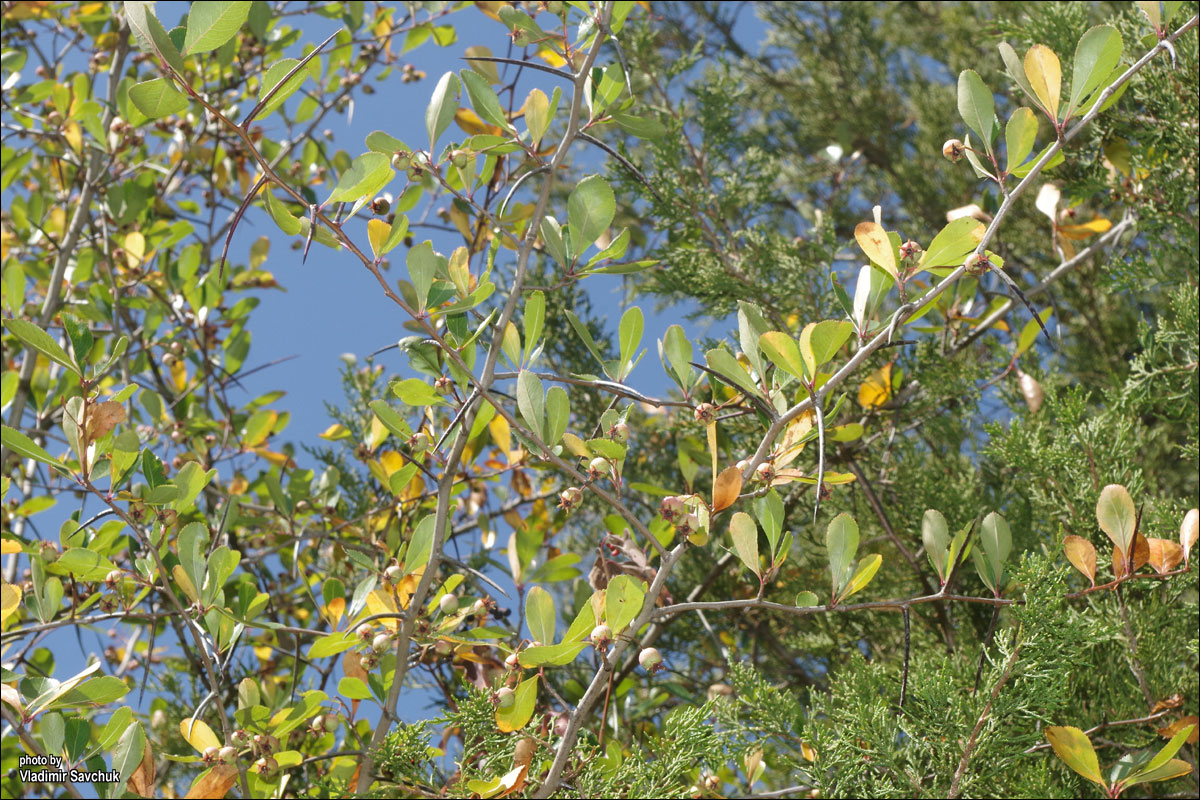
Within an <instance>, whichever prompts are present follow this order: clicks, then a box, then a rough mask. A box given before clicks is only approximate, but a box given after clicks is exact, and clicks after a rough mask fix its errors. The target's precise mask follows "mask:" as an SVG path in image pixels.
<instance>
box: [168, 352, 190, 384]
mask: <svg viewBox="0 0 1200 800" xmlns="http://www.w3.org/2000/svg"><path fill="white" fill-rule="evenodd" d="M170 369H171V383H172V384H173V385H174V386H175V391H177V392H182V391H183V390H184V389H185V388H187V363H185V362H184V360H183V359H182V358H174V359H172V360H171V363H170Z"/></svg>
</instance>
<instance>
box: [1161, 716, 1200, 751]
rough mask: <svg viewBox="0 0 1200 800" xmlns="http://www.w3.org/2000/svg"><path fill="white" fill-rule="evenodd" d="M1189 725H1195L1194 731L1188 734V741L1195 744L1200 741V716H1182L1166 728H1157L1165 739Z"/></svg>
mask: <svg viewBox="0 0 1200 800" xmlns="http://www.w3.org/2000/svg"><path fill="white" fill-rule="evenodd" d="M1188 725H1191V726H1193V727H1192V732H1191V733H1189V734H1188V737H1187V743H1188V744H1195V743H1196V742H1197V741H1200V717H1197V716H1196V715H1195V714H1191V715H1189V716H1186V717H1180V718H1179V719H1177V720H1175V721H1174V722H1172V723H1171V724H1170V725H1168V726H1167V727H1165V728H1156V729H1155V730H1156V731H1157V732H1158V735H1159V736H1161V737H1163V738H1164V739H1170V738H1171V737H1172V736H1174V735H1175V734H1177V733H1179V732H1180V731H1181V730H1183V729H1184V728H1186V727H1187V726H1188Z"/></svg>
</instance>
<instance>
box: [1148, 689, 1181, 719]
mask: <svg viewBox="0 0 1200 800" xmlns="http://www.w3.org/2000/svg"><path fill="white" fill-rule="evenodd" d="M1181 705H1183V695H1181V694H1179V692H1176V693H1175V694H1173V695H1171V696H1170V697H1166V698H1163V699H1162V700H1159V701H1158V702H1157V703H1155V704H1154V708H1152V709H1150V713H1151V714H1157V713H1158V712H1160V711H1162V710H1163V709H1164V708H1179V707H1180V706H1181Z"/></svg>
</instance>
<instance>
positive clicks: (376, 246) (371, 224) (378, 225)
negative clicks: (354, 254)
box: [367, 219, 392, 261]
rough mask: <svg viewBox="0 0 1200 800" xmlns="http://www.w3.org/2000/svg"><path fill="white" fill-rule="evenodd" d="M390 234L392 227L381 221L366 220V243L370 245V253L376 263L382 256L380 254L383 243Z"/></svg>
mask: <svg viewBox="0 0 1200 800" xmlns="http://www.w3.org/2000/svg"><path fill="white" fill-rule="evenodd" d="M391 232H392V226H391V225H388V224H387V223H386V222H384V221H383V220H381V219H371V220H367V241H368V242H370V243H371V252H372V253H373V254H374V255H375V260H376V261H378V260H379V258H380V256H382V255H383V253H382V252H381V251H382V250H383V243H384V242H386V241H387V237H388V234H389V233H391Z"/></svg>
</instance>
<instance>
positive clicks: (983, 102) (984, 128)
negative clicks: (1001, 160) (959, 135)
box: [958, 69, 996, 153]
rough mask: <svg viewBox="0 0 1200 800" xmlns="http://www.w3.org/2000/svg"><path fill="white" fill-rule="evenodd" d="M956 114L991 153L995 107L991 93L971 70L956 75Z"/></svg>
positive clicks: (981, 79)
mask: <svg viewBox="0 0 1200 800" xmlns="http://www.w3.org/2000/svg"><path fill="white" fill-rule="evenodd" d="M958 113H959V115H960V116H961V117H962V118H963V122H965V123H967V127H968V128H970V129H971V130H973V131H974V132H975V134H976V135H977V136H979V138H980V140H982V142H983V146H984V149H985V150H987V152H989V153H990V152H992V136H993V134H994V133H995V119H996V107H995V101H994V100H993V99H992V93H991V91H990V90H988V88H987V86H986V85H985V84H984V82H983V78H980V77H979V73H977V72H976V71H975V70H973V69H964V70H963V71H962V72H960V73H959V75H958Z"/></svg>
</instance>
